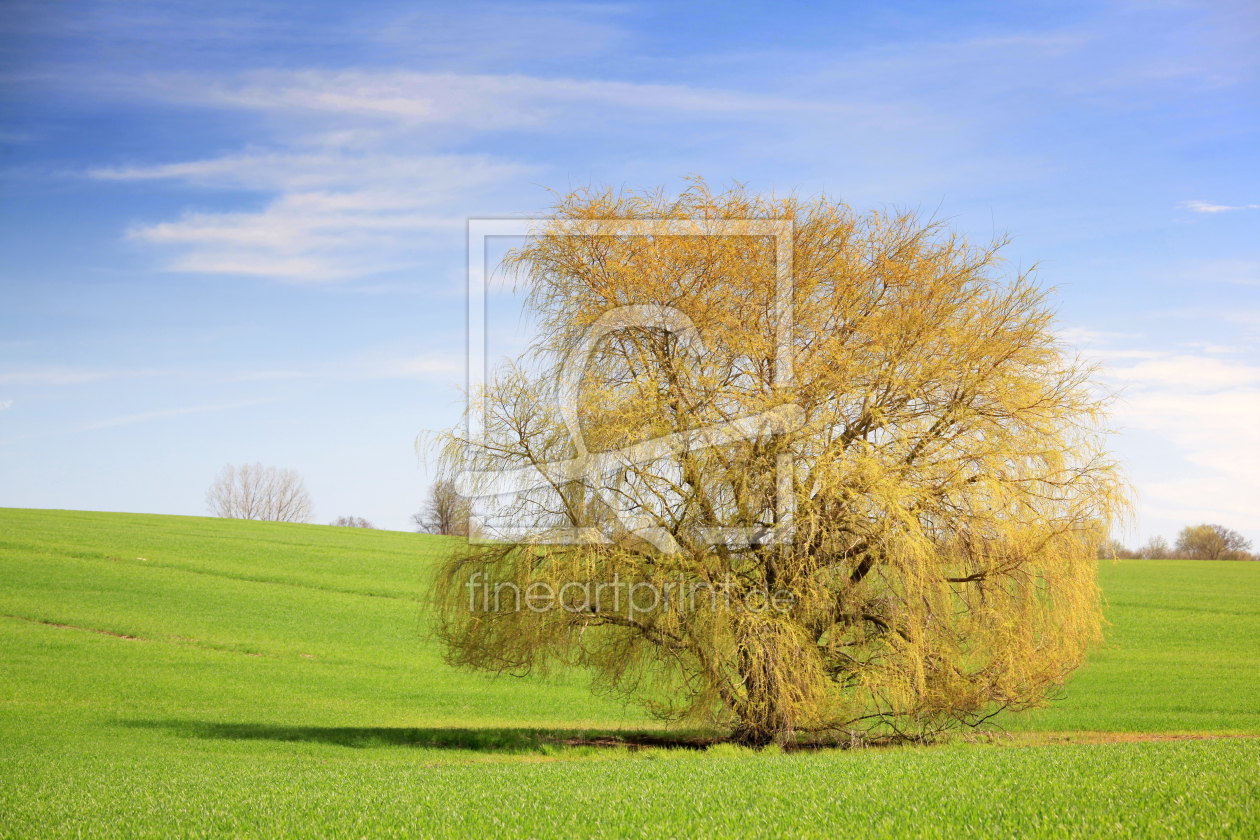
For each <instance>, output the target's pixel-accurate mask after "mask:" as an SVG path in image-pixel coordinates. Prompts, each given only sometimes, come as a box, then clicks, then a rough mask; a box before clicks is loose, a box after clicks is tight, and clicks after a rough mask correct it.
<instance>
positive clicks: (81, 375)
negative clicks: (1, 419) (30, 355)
mask: <svg viewBox="0 0 1260 840" xmlns="http://www.w3.org/2000/svg"><path fill="white" fill-rule="evenodd" d="M164 373H166V372H165V371H159V370H101V369H92V368H79V367H67V366H62V365H41V366H39V367H31V368H26V369H24V370H8V371H4V372H0V385H82V384H84V383H87V382H101V381H104V380H106V379H123V378H132V377H137V376H161V375H163V374H164Z"/></svg>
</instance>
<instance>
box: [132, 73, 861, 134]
mask: <svg viewBox="0 0 1260 840" xmlns="http://www.w3.org/2000/svg"><path fill="white" fill-rule="evenodd" d="M149 85H150V86H151V89H152V90H153V92H154V94H155V95H158V96H161V97H162V98H164V99H167V100H178V101H184V102H194V103H197V104H202V105H212V106H219V107H227V108H233V109H241V110H254V111H263V112H267V113H284V112H288V113H307V114H337V115H351V116H357V117H362V118H370V119H383V120H386V121H388V122H397V123H404V124H408V125H435V124H448V125H455V126H464V127H468V128H473V129H476V130H478V131H487V130H501V129H507V128H519V127H538V126H542V125H546V124H549V123H553V118H554V117H555V116H556V115H557V114H558V113H559V112H560V111H561V110H564V109H569V108H573V107H584V108H585V107H590V106H607V107H611V108H615V109H617V110H619V111H624V110H625V109H631V110H634V111H640V112H644V111H646V112H654V113H656V114H657V115H661V114H665V113H673V114H676V115H683V116H686V117H689V118H690V117H693V116H700V115H706V116H707V115H713V114H740V113H743V114H758V113H762V114H764V113H767V112H788V111H796V112H802V111H834V112H841V111H843V110H844V109H843V108H842V107H841V106H838V105H836V104H834V103H828V102H819V101H810V100H804V99H793V98H789V97H776V96H764V95H759V94H751V93H745V92H741V91H733V90H722V89H716V88H704V87H695V86H691V85H683V84H640V83H634V82H620V81H598V80H594V81H593V80H581V79H568V78H539V77H535V76H524V75H472V74H456V73H416V72H410V71H401V70H390V71H366V70H347V71H340V72H330V71H324V70H288V71H282V70H257V71H251V72H248V73H243V74H241V75H240V76H238V77H236V78H234V79H230V80H223V81H210V80H205V79H199V78H163V79H151V80H149ZM553 127H554V128H559V126H557V125H553Z"/></svg>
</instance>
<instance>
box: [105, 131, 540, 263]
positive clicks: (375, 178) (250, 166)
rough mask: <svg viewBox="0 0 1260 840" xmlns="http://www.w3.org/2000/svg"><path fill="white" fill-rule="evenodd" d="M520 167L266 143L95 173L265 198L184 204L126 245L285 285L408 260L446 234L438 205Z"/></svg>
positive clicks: (514, 174)
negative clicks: (235, 208)
mask: <svg viewBox="0 0 1260 840" xmlns="http://www.w3.org/2000/svg"><path fill="white" fill-rule="evenodd" d="M528 171H529V169H528V168H527V167H524V166H521V165H518V164H514V163H510V162H507V161H502V160H499V159H496V158H492V157H489V156H485V155H415V156H405V155H398V154H387V153H386V154H381V153H369V152H366V151H363V150H358V151H356V152H349V151H346V150H342V149H324V150H318V151H314V152H312V151H270V152H254V153H246V154H239V155H232V156H227V157H222V158H214V159H209V160H200V161H190V162H186V163H178V164H166V165H161V166H151V167H127V168H111V169H98V170H94V171H93V172H91V173H90V174H91V176H92V177H94V178H97V179H100V180H112V181H144V180H159V179H171V180H178V181H183V182H186V183H191V184H195V185H199V186H204V187H210V188H236V189H241V188H244V189H251V190H258V191H262V192H268V193H275V194H277V195H276V197H275V198H274V199H272V201H271V202H270V203H269V204H268V205H267V206H266V207H265V208H264V209H262V210H259V211H243V212H228V213H205V212H189V213H186V214H184V216H182V217H181V218H179V219H177V220H174V221H166V222H159V223H156V224H141V225H137V226H134V227H132V228H131V229H130V230H129V231H128V237H129V238H130V239H131V240H133V241H138V242H144V243H147V244H151V245H156V246H162V247H164V248H167V249H169V250H171V251H173V252H174V255H173V256H172V257H171V258H170V259H169V261H168V263H167V267H168V268H169V269H171V270H174V271H186V272H198V273H225V274H246V275H256V276H266V277H274V278H279V279H283V280H287V281H291V282H319V281H329V280H337V279H342V278H347V277H356V276H359V277H361V276H365V275H369V274H373V273H377V272H381V271H389V270H396V269H401V268H406V267H408V266H411V265H414V264H415V263H416V261H417V259H418V257H419V253H420V251H421V249H422V248H423V247H424V246H425V245H426V244H431V239H426V237H431V236H432V235H433V234H435V233H441V234H448V235H449V238H451V239H457V238H458V232H459V231H460V230H461V229H462V227H463V225H464V220H463V219H462V218H460V217H456V216H453V215H449V210H448V208H449V207H451V206H453V205H456V204H457V203H458V200H459V199H461V198H462V199H463V200H467V199H468V197H469V196H472V195H475V194H478V193H479V192H482V191H484V190H486V189H489V188H491V187H493V186H495V185H497V184H500V183H502V182H503V181H505V180H508V179H512V178H518V177H520V176H522V175H523V174H525V173H526V172H528Z"/></svg>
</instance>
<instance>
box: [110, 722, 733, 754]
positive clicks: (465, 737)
mask: <svg viewBox="0 0 1260 840" xmlns="http://www.w3.org/2000/svg"><path fill="white" fill-rule="evenodd" d="M126 725H127V726H131V727H136V728H142V729H160V730H165V731H167V732H171V733H173V734H175V735H178V736H181V737H185V738H199V739H207V740H225V741H288V742H295V743H313V744H333V745H335V746H340V747H353V748H360V749H361V748H368V747H421V748H425V749H445V750H472V751H476V752H496V753H536V752H541V751H543V750H544V749H545V748H548V747H562V746H568V747H581V746H598V747H628V748H630V749H639V748H643V747H675V748H678V747H681V748H689V749H703V748H704V747H707V746H709V745H710V744H713V743H715V742H716V741H717V740H718V739H715V738H712V737H707V736H704V735H699V734H694V733H664V732H659V733H653V732H623V731H617V732H612V731H594V730H578V729H527V728H497V729H471V728H468V729H464V728H429V727H392V726H286V725H281V724H270V723H211V722H208V721H198V720H135V721H129V722H128V723H127V724H126Z"/></svg>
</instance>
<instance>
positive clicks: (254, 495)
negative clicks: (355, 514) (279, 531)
mask: <svg viewBox="0 0 1260 840" xmlns="http://www.w3.org/2000/svg"><path fill="white" fill-rule="evenodd" d="M206 504H207V505H208V506H209V508H210V511H211V512H212V513H213V514H214V515H215V516H218V517H222V518H223V519H262V520H267V521H270V522H309V521H310V519H311V511H312V509H313V508H314V503H313V502H312V501H311V494H310V493H308V492H307V491H306V484H305V483H304V482H303V481H302V477H301V476H300V475H298V474H297V473H296V472H294V471H293V470H285V469H277V468H276V467H264V466H263V465H262V464H258V463H255V464H243V465H242V466H241V467H240V468H239V469H238V468H236V467H233V466H232V465H231V464H227V465H226V466H224V467H223V471H222V472H220V473H219V477H218V478H216V479H215V480H214V483H213V484H211V485H210V489H209V490H207V491H206Z"/></svg>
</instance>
